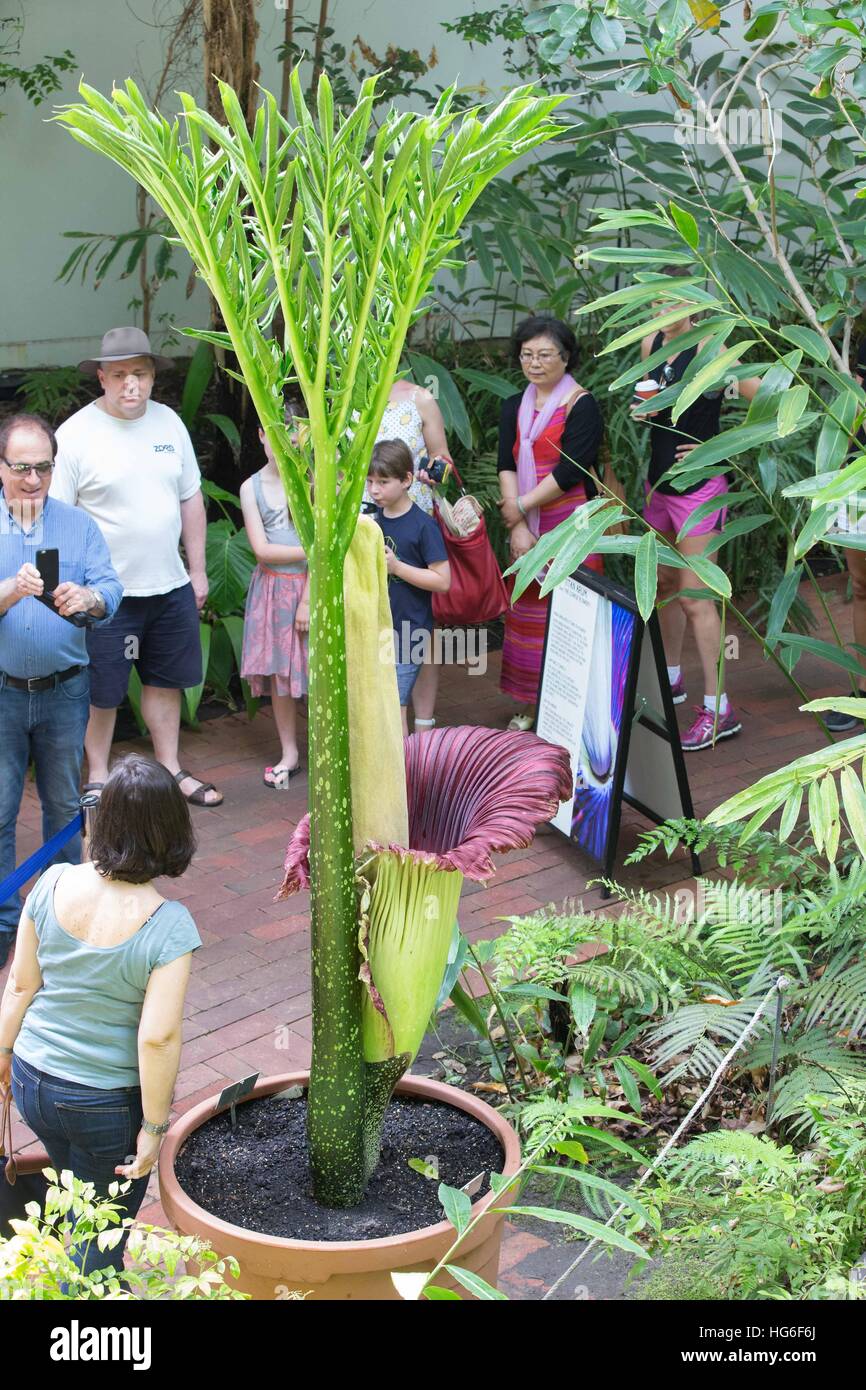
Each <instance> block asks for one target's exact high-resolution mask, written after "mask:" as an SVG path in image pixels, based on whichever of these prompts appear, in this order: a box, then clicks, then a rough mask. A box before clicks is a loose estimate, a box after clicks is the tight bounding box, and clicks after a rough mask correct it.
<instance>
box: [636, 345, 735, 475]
mask: <svg viewBox="0 0 866 1390" xmlns="http://www.w3.org/2000/svg"><path fill="white" fill-rule="evenodd" d="M661 345H662V334H661V333H657V334H656V335H655V337H654V338H653V341H652V347H651V348H650V352H651V353H653V352H657V351H658V349H659V348H660V347H661ZM671 346H676V339H675V338H674V339H673V341H672V344H671ZM697 351H698V349H697V345H695V346H694V347H690V348H686V349H685V350H684V351H683V352H680V353H677V355H676V357H675V358H674V360H673V362H668V363H660V364H659V366H658V367H656V368H655V370H654V371H653V372H652V373H651V374H650V379H652V380H655V381H657V382H658V383H659V386H660V387H661V389H662V390H665V388H666V387H668V386H673V385H674V383H675V382H677V381H682V379H683V375H684V374H685V370H686V368H687V367H688V365H689V363H690V362H692V361H694V358H695V357H696V355H697ZM721 413H722V392H721V390H719V391H712V392H710V393H709V394H707V395H704V396H698V399H697V400H696V401H693V402H692V404H691V405H690V406H689V408H688V410H684V411H683V413H682V415H681V416H680V418H679V420H678V421H677V423H676V427H675V428H671V412H670V407H668V408H667V409H666V410H661V411H659V413H658V415H656V417H655V418H654V419H653V420H650V421H649V426H650V465H649V481H650V485H651V486H652V487H654V488H655V487H657V490H658V491H659V492H666V493H668V494H669V495H671V494H672V495H674V496H676V495H677V494H678V493H679V489H678V488H675V487H672V486H671V484H670V483H666V482H665V481H664V475H665V473H667V471H668V469H669V468H670V467H671V464H672V463H673V462H674V455H675V454H676V451H677V447H678V445H680V444H694V443H695V441H696V440H700V441H701V442H702V443H703V441H704V440H706V439H712V438H713V436H714V435H717V434H718V432H719V421H720V418H721ZM703 486H704V483H702V482H701V483H695V484H694V486H693V487H690V488H686V492H696V491H697V489H698V488H699V487H703Z"/></svg>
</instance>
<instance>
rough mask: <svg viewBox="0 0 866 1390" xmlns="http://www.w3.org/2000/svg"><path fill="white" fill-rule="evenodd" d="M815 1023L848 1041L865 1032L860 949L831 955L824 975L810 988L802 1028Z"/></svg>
mask: <svg viewBox="0 0 866 1390" xmlns="http://www.w3.org/2000/svg"><path fill="white" fill-rule="evenodd" d="M818 1022H822V1023H824V1024H825V1025H826V1026H827V1027H828V1028H831V1029H834V1030H835V1031H837V1032H842V1031H843V1030H844V1032H846V1033H847V1035H848V1036H849V1037H851V1038H861V1037H862V1036H863V1034H864V1031H866V960H864V959H862V954H861V948H860V947H859V946H855V947H853V948H852V949H851V950H850V951H847V952H844V953H841V954H837V955H834V956H833V958H832V959H831V960H830V963H829V964H828V966H827V968H826V970H825V971H824V974H823V975H822V976H821V978H820V979H818V980H816V981H815V982H814V984H813V985H812V986H811V988H810V990H809V994H808V1007H807V1010H806V1016H805V1018H804V1020H803V1026H804V1027H805V1028H812V1027H814V1026H815V1024H817V1023H818Z"/></svg>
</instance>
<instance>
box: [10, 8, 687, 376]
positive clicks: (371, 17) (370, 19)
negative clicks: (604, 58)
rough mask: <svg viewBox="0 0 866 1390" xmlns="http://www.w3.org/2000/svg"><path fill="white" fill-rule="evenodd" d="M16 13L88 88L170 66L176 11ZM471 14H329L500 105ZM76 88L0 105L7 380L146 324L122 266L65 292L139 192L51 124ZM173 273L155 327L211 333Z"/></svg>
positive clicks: (276, 26)
mask: <svg viewBox="0 0 866 1390" xmlns="http://www.w3.org/2000/svg"><path fill="white" fill-rule="evenodd" d="M16 3H17V4H18V5H19V7H21V8H22V9H23V11H24V14H25V30H24V35H23V38H22V47H21V56H20V61H21V63H22V65H24V66H29V65H31V64H33V63H34V62H36V61H38V60H39V59H40V58H41V57H42V55H43V54H45V53H56V52H59V51H62V50H63V49H65V48H70V49H71V50H72V51H73V53H74V54H75V56H76V58H77V60H78V63H79V65H80V68H81V71H82V73H83V75H84V77H85V80H86V81H87V82H88V83H90V85H92V86H94V87H97V88H98V89H99V90H101V91H103V92H105V93H108V92H109V91H110V89H111V86H112V83H113V82H114V81H116V82H118V83H120V82H122V81H123V80H124V79H125V78H126V77H127V76H129V75H132V76H135V77H136V79H137V80H139V78H140V77H141V76H143V77H144V78H145V79H146V80H147V79H152V78H153V77H154V75H155V74H156V73H157V72H158V70H159V69H160V68H161V65H162V46H161V35H160V33H159V32H158V31H157V30H155V29H154V28H153V27H152V24H150V23H149V22H148V21H149V20H150V19H151V18H152V16H153V13H154V10H156V11H157V13H159V12H165V10H166V9H167V8H168V7H169V6H170V5H171V3H172V0H5V3H4V5H3V12H4V13H8V12H9V11H11V10H13V9H14V6H15V4H16ZM180 3H181V0H177V4H178V6H179V5H180ZM278 3H279V0H259V9H258V18H259V24H260V30H261V32H260V35H259V41H258V48H257V57H258V60H259V62H260V64H261V68H262V77H261V80H262V83H263V85H265V86H268V87H270V88H271V89H272V90H275V91H279V84H280V71H279V64H278V62H277V59H276V49H277V46H278V45H279V43H280V41H281V39H282V34H283V28H284V22H285V15H284V11H283V10H281V9H278V8H277V5H278ZM471 6H472V0H409V3H403V4H395V3H394V0H331V4H330V16H331V22H332V23H333V25H334V27H335V29H336V31H337V35H338V37H339V39H340V40H341V41H342V42H343V43H344V44H345V46H346V47H347V48H351V46H352V44H353V42H354V39H355V36H356V35H357V34H360V35H361V37H362V38H363V39H364V41H365V43H367V44H369V45H370V46H371V47H372V48H373V49H374V50H375V51H376V53H378V54H379V55H380V56H382V55H384V52H385V50H386V49H387V47H388V44H389V43H393V44H395V45H397V46H399V47H402V48H417V49H418V50H419V52H420V54H421V56H422V57H423V58H424V59H425V60H426V59H427V57H428V56H429V54H430V50H431V49H432V48H433V47H434V46H435V48H436V51H437V53H438V59H439V61H438V64H437V66H436V67H435V68H434V69H433V71H432V72H431V73H430V75H429V80H427V82H426V83H425V85H427V86H428V87H429V88H430V89H431V90H435V89H436V88H437V87H438V86H446V85H448V84H449V83H450V82H452V81H455V80H457V81H458V82H459V83H460V85H462V86H465V87H476V86H479V85H480V84H482V83H483V84H484V85H485V87H486V89H487V90H489V92H490V93H491V94H492V95H494V96H496V95H499V94H500V93H501V92H502V91H503V90H504V89H505V88H506V87H507V86H509V85H511V79H509V77H508V75H507V74H506V73H505V70H504V67H503V66H502V62H501V58H500V56H499V50H498V48H489V49H483V48H481V49H475V50H472V49H470V48H469V46H468V45H467V44H465V43H464V42H463V41H462V40H461V39H459V38H458V37H456V36H454V35H450V34H447V33H446V32H445V31H444V29H443V28H442V21H443V20H447V19H452V18H454V17H456V16H457V15H460V14H463V13H466V12H468V11H469V10H470V9H471ZM487 7H488V6H487V0H484V5H483V8H487ZM296 8H297V11H298V14H299V16H301V17H305V18H307V19H309V20H315V19H316V18H317V17H318V13H319V0H296ZM136 16H138V17H136ZM708 42H714V41H713V40H710V39H708ZM197 61H198V62H200V59H198V60H197ZM78 78H79V73H78V72H71V73H68V74H65V75H64V81H63V88H62V90H61V92H59V93H58V94H57V95H56V96H54V97H53V98H51V99H50V100H49V101H48V102H45V103H44V104H43V105H42V106H40V107H37V108H34V107H33V106H31V105H30V103H29V102H27V100H26V98H25V97H24V96H23V95H22V94H21V93H20V92H18V91H17V90H15V89H12V88H9V89H7V91H6V93H5V94H0V111H4V112H5V115H4V116H3V118H2V119H0V157H2V169H3V176H4V182H3V188H4V193H5V196H4V198H3V212H2V216H0V267H2V271H0V306H2V307H0V370H3V369H5V368H10V367H20V366H38V365H49V364H50V365H53V364H65V363H69V362H75V361H78V360H79V359H80V358H82V357H85V356H88V355H90V354H91V353H92V352H93V351H95V349H96V346H97V344H98V342H99V339H100V337H101V335H102V333H103V332H104V330H105V329H106V328H107V327H111V326H113V325H119V324H125V323H130V322H133V321H140V320H138V319H137V318H136V317H135V315H134V312H133V311H131V310H130V309H129V308H128V307H127V306H128V304H129V301H130V300H131V299H132V298H133V297H135V296H136V295H137V293H138V283H137V279H136V277H135V275H133V276H132V277H130V279H128V280H120V279H119V278H118V273H117V262H115V266H114V267H112V270H111V271H110V273H109V275H108V276H107V277H106V280H105V282H104V284H103V285H102V286H101V287H100V288H99V290H96V291H95V290H94V289H93V288H92V280H91V281H89V282H88V284H87V286H86V287H82V285H81V284H80V282H79V281H78V280H76V281H75V282H73V283H71V284H58V283H56V276H57V273H58V271H59V269H60V267H61V265H62V264H63V262H64V260H65V259H66V257H67V255H68V254H69V251H70V250H71V246H72V243H70V242H69V241H68V240H65V239H64V238H63V236H62V233H63V232H64V231H68V230H76V231H101V232H102V231H104V232H120V231H125V230H129V229H130V228H132V227H133V225H134V223H135V211H134V206H135V188H134V185H133V184H132V182H131V180H130V179H129V177H128V176H127V175H126V174H125V173H123V172H122V171H121V170H119V169H116V168H115V167H114V165H112V164H111V163H110V162H109V161H108V160H107V159H105V158H102V157H100V156H98V155H96V154H92V153H91V152H90V151H88V150H85V149H84V148H83V147H82V146H80V145H78V144H76V143H75V141H74V140H73V139H72V137H71V136H70V135H69V134H68V133H67V132H66V131H65V130H63V129H62V128H61V127H60V126H57V125H53V124H51V123H49V122H48V119H47V118H48V117H49V116H50V114H51V109H52V106H53V105H55V104H60V103H62V102H68V101H74V100H75V99H76V92H77V85H78ZM184 85H185V86H186V87H187V89H188V90H191V91H193V92H194V93H195V94H196V95H200V72H198V71H193V72H192V73H191V74H190V75H189V79H188V81H187V82H186V83H185V84H184ZM623 104H624V105H627V104H629V99H628V98H625V99H624V101H623ZM644 104H646V103H644ZM163 109H164V110H165V111H166V113H167V114H168V112H169V111H170V110H171V109H172V108H171V105H170V104H169V103H164V104H163ZM175 261H176V266H177V268H178V271H179V278H178V280H175V281H171V282H169V283H167V284H166V285H165V286H164V287H163V288H162V289H161V290H160V291H159V294H158V297H157V300H156V305H155V320H154V323H155V324H156V322H157V321H158V320H159V318H160V317H161V316H165V318H166V323H167V324H170V323H177V324H181V325H193V326H199V325H202V324H204V322H205V321H206V317H207V312H208V311H207V299H206V296H205V294H204V292H203V291H202V290H201V288H198V289H196V290H195V292H194V294H193V296H192V298H191V299H189V300H188V299H186V297H185V290H186V282H187V276H188V270H189V262H188V260H187V258H186V256H185V254H184V253H183V252H182V251H180V250H178V251H177V252H176V253H175ZM153 336H154V338H155V339H156V340H157V346H158V347H162V348H163V350H165V351H167V352H168V353H169V354H174V353H177V352H179V353H180V354H181V355H183V354H186V353H188V351H189V345H188V343H187V342H186V341H185V340H183V339H178V338H177V336H176V335H175V334H173V333H172V332H171V331H170V328H168V327H165V328H164V329H162V330H160V329H157V331H156V332H154V335H153Z"/></svg>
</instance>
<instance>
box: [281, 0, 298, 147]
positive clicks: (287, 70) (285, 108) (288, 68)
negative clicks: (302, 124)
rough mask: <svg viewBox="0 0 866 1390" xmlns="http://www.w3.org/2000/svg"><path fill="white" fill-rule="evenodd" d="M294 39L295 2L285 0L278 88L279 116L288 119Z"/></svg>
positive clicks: (293, 64)
mask: <svg viewBox="0 0 866 1390" xmlns="http://www.w3.org/2000/svg"><path fill="white" fill-rule="evenodd" d="M294 37H295V0H286V27H285V29H284V30H283V80H282V85H281V87H280V115H281V116H283V117H284V118H286V119H287V118H288V115H289V89H290V85H291V78H292V68H293V67H294V66H295V60H294V58H293V57H292V53H291V45H292V41H293V39H294Z"/></svg>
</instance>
